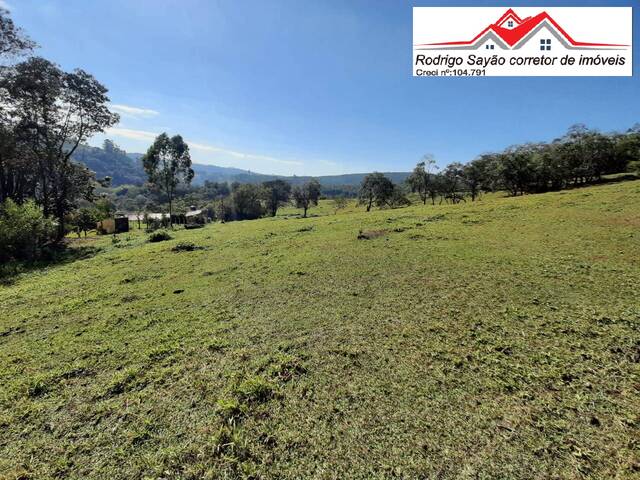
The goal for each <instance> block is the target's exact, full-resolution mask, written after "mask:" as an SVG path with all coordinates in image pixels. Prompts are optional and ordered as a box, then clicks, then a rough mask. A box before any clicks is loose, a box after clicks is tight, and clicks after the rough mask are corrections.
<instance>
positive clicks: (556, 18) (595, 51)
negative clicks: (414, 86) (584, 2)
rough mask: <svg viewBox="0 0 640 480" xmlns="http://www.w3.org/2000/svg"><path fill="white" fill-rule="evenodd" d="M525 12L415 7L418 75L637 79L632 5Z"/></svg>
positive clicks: (415, 56)
mask: <svg viewBox="0 0 640 480" xmlns="http://www.w3.org/2000/svg"><path fill="white" fill-rule="evenodd" d="M517 10H518V11H516V10H514V9H512V8H509V9H507V10H506V11H505V10H504V9H500V8H496V7H415V8H414V9H413V14H414V25H413V34H414V44H413V52H414V62H413V63H414V64H413V72H414V76H491V75H496V76H630V75H631V74H632V63H631V60H632V51H631V49H632V48H631V47H632V46H631V41H632V38H631V23H632V20H631V19H632V9H631V7H549V8H540V7H538V8H532V7H521V8H518V9H517ZM464 32H466V34H465V33H464ZM570 32H571V33H570ZM447 37H448V38H447ZM456 37H457V38H456ZM465 37H466V39H465ZM434 67H435V68H434Z"/></svg>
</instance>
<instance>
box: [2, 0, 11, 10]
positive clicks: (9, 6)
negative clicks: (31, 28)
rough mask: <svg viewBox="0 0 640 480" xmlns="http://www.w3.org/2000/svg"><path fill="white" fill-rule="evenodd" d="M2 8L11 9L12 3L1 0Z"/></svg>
mask: <svg viewBox="0 0 640 480" xmlns="http://www.w3.org/2000/svg"><path fill="white" fill-rule="evenodd" d="M0 8H4V9H5V10H11V5H9V2H7V1H6V0H0Z"/></svg>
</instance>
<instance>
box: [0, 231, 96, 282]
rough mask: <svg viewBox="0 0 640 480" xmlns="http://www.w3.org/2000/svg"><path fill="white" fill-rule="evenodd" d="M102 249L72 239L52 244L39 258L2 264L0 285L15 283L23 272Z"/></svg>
mask: <svg viewBox="0 0 640 480" xmlns="http://www.w3.org/2000/svg"><path fill="white" fill-rule="evenodd" d="M101 250H102V248H101V247H95V246H93V245H86V244H85V245H75V242H72V241H66V242H63V243H60V244H57V245H50V246H48V247H46V248H45V249H43V251H42V255H41V257H40V258H38V259H37V260H33V261H10V262H6V263H3V264H2V265H0V286H8V285H11V284H13V283H14V282H15V281H16V279H17V278H18V276H19V275H21V274H23V273H29V272H32V271H35V270H43V269H46V268H49V267H53V266H57V265H65V264H67V263H72V262H75V261H77V260H84V259H86V258H91V257H93V256H94V255H96V254H97V253H99V252H100V251H101Z"/></svg>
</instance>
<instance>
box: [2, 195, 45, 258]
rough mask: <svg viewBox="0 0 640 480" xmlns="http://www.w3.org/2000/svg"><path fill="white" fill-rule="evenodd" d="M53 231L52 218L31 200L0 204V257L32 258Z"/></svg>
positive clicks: (6, 201) (38, 252)
mask: <svg viewBox="0 0 640 480" xmlns="http://www.w3.org/2000/svg"><path fill="white" fill-rule="evenodd" d="M54 235H55V228H54V225H53V222H52V221H51V220H50V219H48V218H46V217H45V216H44V215H43V213H42V210H41V209H40V207H38V206H37V205H36V204H35V202H33V201H31V200H30V201H28V202H25V203H23V204H22V205H18V204H17V203H15V202H14V201H13V200H11V199H7V200H5V201H4V203H2V204H0V261H9V260H35V259H37V258H38V257H40V256H41V254H42V248H43V246H44V245H46V244H47V243H48V242H50V241H51V239H52V238H53V237H54Z"/></svg>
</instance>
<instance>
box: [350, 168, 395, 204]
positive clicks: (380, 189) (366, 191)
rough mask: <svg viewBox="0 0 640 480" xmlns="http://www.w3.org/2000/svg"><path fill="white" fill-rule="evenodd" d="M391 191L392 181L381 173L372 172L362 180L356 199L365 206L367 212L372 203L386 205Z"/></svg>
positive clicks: (391, 193)
mask: <svg viewBox="0 0 640 480" xmlns="http://www.w3.org/2000/svg"><path fill="white" fill-rule="evenodd" d="M393 193H394V188H393V182H392V181H391V180H389V179H388V178H387V177H385V176H384V175H383V174H382V173H380V172H373V173H370V174H369V175H367V176H366V177H364V179H363V180H362V183H361V185H360V191H359V192H358V199H359V202H360V204H362V205H366V206H367V212H369V211H371V207H372V206H373V204H374V203H375V204H376V205H377V206H379V207H382V206H383V205H387V204H388V202H389V201H390V199H391V198H392V197H393Z"/></svg>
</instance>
